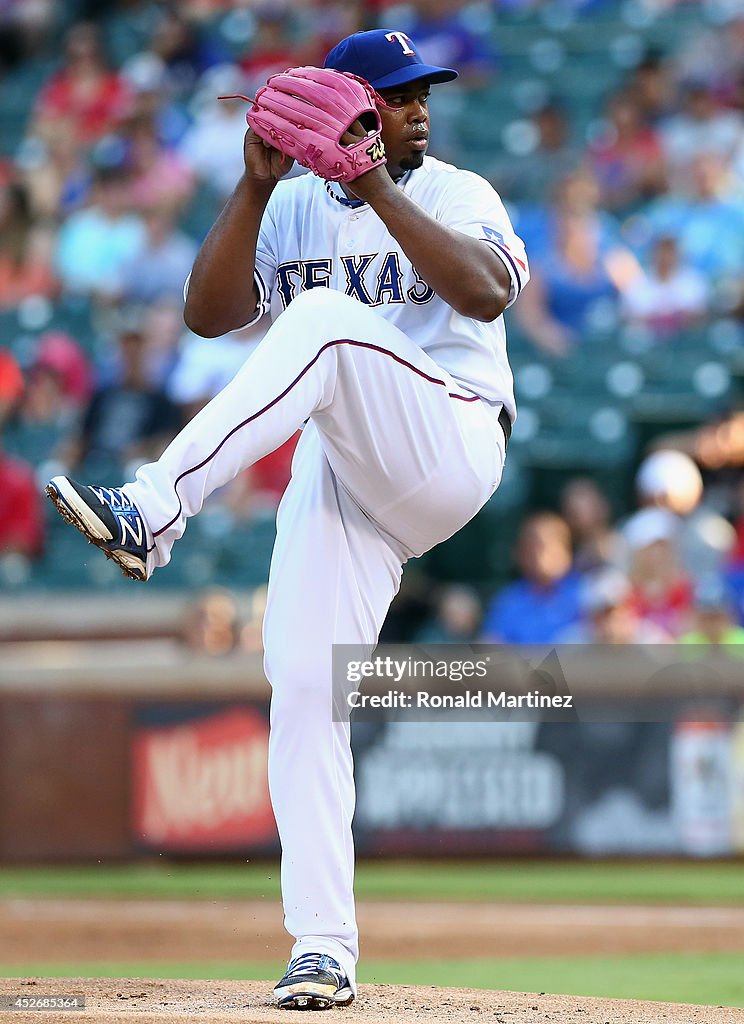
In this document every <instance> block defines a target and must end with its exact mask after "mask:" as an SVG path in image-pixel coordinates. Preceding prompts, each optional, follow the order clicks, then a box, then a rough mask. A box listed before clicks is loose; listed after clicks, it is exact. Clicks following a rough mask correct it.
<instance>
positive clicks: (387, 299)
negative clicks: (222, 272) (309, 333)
mask: <svg viewBox="0 0 744 1024" xmlns="http://www.w3.org/2000/svg"><path fill="white" fill-rule="evenodd" d="M338 259H339V263H340V265H341V269H342V270H343V272H344V275H345V278H346V286H345V288H344V293H345V294H346V295H348V296H349V297H350V298H352V299H356V300H357V301H358V302H363V303H364V305H365V306H381V305H383V303H384V304H391V303H397V304H403V303H405V302H406V301H408V302H413V303H414V304H415V305H418V306H422V305H424V303H426V302H430V301H431V300H432V298H433V297H434V289H433V288H430V287H429V285H428V284H427V283H426V282H425V281H423V280H422V279H421V278H420V277H419V275H418V274H417V273H416V270H415V268H412V269H413V273H414V275H415V277H416V283H415V284H414V285H412V286H411V287H409V288H405V287H404V282H403V272H402V270H401V266H400V260H399V257H398V253H397V252H387V253H385V254H384V256H382V257H381V259H380V255H379V253H368V254H366V255H363V256H339V258H338ZM376 267H379V269H378V270H376ZM335 274H336V267H335V266H334V260H333V259H332V258H325V259H316V260H287V261H286V262H284V263H280V264H279V266H278V267H277V270H276V289H277V292H278V293H279V297H280V298H281V300H282V307H283V308H284V309H286V308H287V306H288V305H289V304H290V302H291V301H292V300H293V299H295V298H297V296H298V295H299V293H300V292H304V291H308V290H309V289H310V288H330V287H331V282H332V281H333V280H334V278H335Z"/></svg>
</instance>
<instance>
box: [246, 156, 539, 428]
mask: <svg viewBox="0 0 744 1024" xmlns="http://www.w3.org/2000/svg"><path fill="white" fill-rule="evenodd" d="M399 187H400V188H402V189H403V191H404V192H405V193H406V195H408V196H409V197H410V198H411V199H413V200H414V202H416V203H417V204H418V205H419V206H420V207H422V208H423V209H424V210H426V211H427V212H428V213H430V214H431V215H432V216H433V217H435V218H436V220H438V221H440V222H441V223H442V224H446V225H447V227H450V228H453V229H455V230H457V231H461V232H463V234H466V235H470V236H472V237H473V238H478V239H481V240H482V241H483V242H484V243H485V244H487V245H490V246H491V248H492V249H493V251H494V252H496V253H497V254H498V256H499V257H500V258H501V259H502V260H503V262H504V265H505V266H506V268H507V270H508V271H509V276H510V278H511V293H510V296H509V304H510V305H511V303H512V302H514V301H515V299H516V298H517V296H518V295H519V293H520V291H521V290H522V288H523V287H524V285H525V284H526V282H527V281H528V279H529V269H528V264H527V257H526V255H525V250H524V244H523V242H522V240H521V239H520V238H518V237H517V235H516V234H515V233H514V229H513V228H512V225H511V223H510V221H509V216H508V214H507V212H506V210H505V209H504V204H503V203H502V202H501V199H500V198H499V196H498V194H497V193H496V192H495V191H494V189H493V188H492V187H491V185H489V183H488V182H487V181H485V179H483V178H481V177H480V176H479V175H477V174H474V173H472V172H471V171H462V170H459V169H458V168H457V167H453V166H452V165H451V164H446V163H442V161H440V160H436V159H434V158H433V157H425V158H424V162H423V166H422V167H421V168H418V169H417V170H415V171H408V172H407V173H406V174H405V176H404V177H403V178H402V179H401V180H400V182H399ZM256 284H257V287H258V291H259V295H260V305H259V309H258V311H257V313H256V316H255V317H254V319H253V321H252V322H255V320H257V319H259V318H260V317H261V316H262V315H263V314H265V313H266V312H267V311H270V312H271V316H272V319H276V317H277V316H278V315H279V314H280V313H282V312H283V311H284V310H285V309H286V308H287V306H288V305H289V304H290V302H291V301H292V300H293V299H295V298H296V297H297V296H298V295H299V294H301V293H302V292H303V291H307V290H308V289H311V288H333V289H335V290H336V291H339V292H342V293H344V294H346V295H349V296H351V297H352V298H354V299H357V300H358V301H359V302H362V303H363V304H364V305H366V306H370V307H372V308H374V309H375V310H376V312H377V313H378V314H379V315H381V316H382V317H384V318H385V320H387V321H388V322H390V323H392V324H394V325H395V326H396V327H397V328H398V329H399V330H401V331H403V333H404V334H407V335H408V337H409V338H411V339H412V340H413V341H414V342H415V343H416V344H417V345H418V346H420V347H421V348H422V349H423V350H424V351H425V352H427V353H428V354H429V355H430V356H431V358H432V359H433V360H434V361H435V362H436V363H437V364H438V365H439V366H441V367H443V368H444V369H446V370H448V371H449V373H451V374H452V376H453V377H454V378H455V380H457V381H458V382H459V383H460V384H461V385H462V386H463V387H465V388H467V389H469V390H472V391H473V392H474V393H475V394H477V395H480V397H481V398H485V399H487V400H488V401H491V402H501V403H503V404H504V405H505V406H506V409H507V411H508V413H509V415H510V416H511V418H512V419H514V417H515V415H516V410H515V405H514V386H513V381H512V374H511V369H510V367H509V361H508V359H507V354H506V330H505V327H504V320H503V317H501V316H500V317H497V319H496V320H494V321H493V322H492V323H481V322H479V321H477V320H473V319H471V318H470V317H467V316H462V315H460V314H459V313H456V312H455V311H454V310H453V309H452V307H451V306H449V305H448V304H447V303H446V302H445V301H444V299H442V298H440V297H439V296H438V295H436V294H435V293H434V291H433V290H432V289H431V288H430V287H429V286H428V285H427V284H426V283H425V282H424V281H423V280H422V279H421V278H420V277H419V276H418V274H417V272H416V269H415V268H414V267H413V266H412V265H411V263H410V261H409V260H408V258H407V257H406V255H405V253H404V252H403V250H402V249H401V246H400V244H399V243H398V242H397V241H396V239H395V238H393V236H392V235H391V234H390V232H389V231H388V230H387V228H386V226H385V224H384V223H383V222H382V220H381V219H380V218H379V217H378V216H377V214H376V213H375V212H374V210H373V209H372V208H371V207H370V206H368V205H367V204H366V203H365V204H355V205H353V206H352V205H349V204H348V200H346V199H345V197H344V194H343V192H342V191H341V189H340V187H339V186H338V185H336V184H333V183H326V182H324V181H322V180H321V179H320V178H317V177H315V175H312V174H306V175H303V176H301V177H298V178H292V179H290V180H288V181H282V182H280V183H279V185H278V186H277V188H276V189H275V190H274V192H273V193H272V197H271V199H270V201H269V203H268V206H267V208H266V211H265V213H264V217H263V220H262V222H261V231H260V235H259V240H258V248H257V253H256Z"/></svg>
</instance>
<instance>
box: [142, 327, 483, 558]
mask: <svg viewBox="0 0 744 1024" xmlns="http://www.w3.org/2000/svg"><path fill="white" fill-rule="evenodd" d="M336 345H352V346H354V347H355V348H368V349H371V350H372V351H373V352H381V353H382V354H383V355H386V356H390V358H391V359H394V360H395V362H396V363H400V365H401V366H405V367H407V368H408V369H409V370H412V371H413V372H414V373H415V374H417V375H418V376H419V377H423V379H424V380H428V381H430V382H431V383H432V384H438V385H439V386H440V387H446V386H447V384H446V382H445V381H443V380H439V378H438V377H432V376H430V375H429V374H428V373H426V372H425V371H424V370H420V369H419V368H418V367H417V366H414V365H413V363H409V362H408V361H407V360H406V359H401V357H400V356H397V355H395V353H394V352H390V351H389V350H388V349H386V348H382V347H381V346H380V345H374V344H372V343H371V342H368V341H353V340H352V339H351V338H337V339H336V340H334V341H328V342H326V343H325V345H323V346H322V347H321V348H320V349H319V350H318V351H317V352H316V354H315V356H314V357H313V358H312V359H311V360H310V362H309V363H308V364H307V365H306V366H304V367H303V368H302V370H300V372H299V373H298V374H297V376H296V377H295V379H294V380H293V381H292V382H291V384H288V385H287V387H286V388H285V389H284V391H282V393H281V394H280V395H277V396H276V398H273V399H272V400H271V401H270V402H268V403H267V404H266V405H265V406H264V407H263V408H262V409H259V410H258V412H254V413H253V415H252V416H249V417H248V418H247V419H245V420H243V421H242V422H241V423H238V424H237V426H235V427H233V428H232V430H231V431H230V432H229V433H228V434H226V435H225V436H224V437H223V438H222V440H221V441H220V443H219V444H218V445H217V447H216V448H215V449H214V451H213V452H211V453H210V454H209V455H207V457H206V458H205V459H202V461H201V462H199V463H197V465H196V466H191V467H190V468H189V469H185V470H184V471H183V473H180V474H179V475H178V476H177V477H176V480H175V482H174V484H173V489H174V491H175V492H176V497H177V498H178V512H177V513H176V515H175V516H173V518H172V519H171V520H169V521H168V522H167V523H166V524H165V526H162V527H161V528H160V529H159V530H156V531H155V532H154V533H153V535H152V536H153V539H154V538H155V537H159V536H160V535H161V534H162V533H165V531H166V530H168V529H169V528H170V527H171V526H173V524H174V523H175V522H176V520H177V519H178V518H179V516H180V515H181V512H182V511H183V504H182V502H181V498H180V496H179V494H178V485H179V484H180V482H181V481H182V480H183V479H185V477H187V476H190V475H191V474H192V473H197V472H198V471H199V470H200V469H203V467H204V466H206V465H207V463H208V462H211V461H212V459H213V458H214V457H215V456H216V455H217V454H218V453H219V451H220V450H221V449H222V448H223V447H224V446H225V445H226V444H227V442H228V441H229V440H230V438H231V437H233V435H234V434H237V432H238V431H239V430H242V429H243V427H247V426H248V424H249V423H253V422H254V420H257V419H258V418H259V417H260V416H263V415H264V413H266V412H268V411H269V410H270V409H273V407H274V406H275V405H276V404H277V403H278V402H281V400H282V399H283V398H286V396H287V395H288V394H289V393H290V391H292V389H293V388H294V387H296V386H297V384H299V382H300V381H301V380H302V378H303V377H304V376H305V374H306V373H307V372H308V371H309V370H311V369H312V367H313V366H314V365H315V364H316V363H317V361H318V359H320V357H321V355H322V354H323V353H324V352H325V351H326V350H327V349H330V348H334V347H335V346H336ZM447 394H448V396H449V397H450V398H454V399H457V400H458V401H460V402H478V401H480V399H479V397H478V395H472V396H470V395H468V396H465V395H458V394H455V393H454V392H452V391H448V392H447ZM154 546H155V545H152V547H150V548H148V551H152V550H153V548H154Z"/></svg>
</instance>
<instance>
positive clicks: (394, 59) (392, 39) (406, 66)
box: [0, 0, 457, 89]
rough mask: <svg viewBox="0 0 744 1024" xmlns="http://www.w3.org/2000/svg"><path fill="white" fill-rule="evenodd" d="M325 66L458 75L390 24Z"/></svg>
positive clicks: (372, 72)
mask: <svg viewBox="0 0 744 1024" xmlns="http://www.w3.org/2000/svg"><path fill="white" fill-rule="evenodd" d="M1 6H2V0H0V7H1ZM391 43H392V44H393V45H392V46H391V45H390V44H391ZM323 67H324V68H333V69H334V70H336V71H346V72H348V73H350V74H352V75H358V76H359V78H363V79H364V81H365V82H369V84H370V85H371V86H372V88H373V89H395V88H397V87H398V86H401V85H407V84H408V83H409V82H415V81H418V80H419V79H425V80H426V81H427V82H428V83H429V84H430V85H436V84H437V83H438V82H451V81H452V80H453V79H455V78H457V72H456V71H454V70H453V69H452V68H440V67H438V66H437V65H436V64H427V63H426V62H425V61H423V60H422V59H421V57H420V56H419V55H418V53H417V52H416V48H415V46H414V43H413V40H412V39H411V38H410V36H407V35H406V33H405V32H401V31H400V30H399V29H389V28H372V29H369V30H368V31H367V32H354V33H353V34H352V35H350V36H347V37H346V38H345V39H342V40H341V42H340V43H336V45H335V46H334V47H333V49H332V50H331V51H330V53H329V54H328V56H327V57H326V59H325V61H324V62H323Z"/></svg>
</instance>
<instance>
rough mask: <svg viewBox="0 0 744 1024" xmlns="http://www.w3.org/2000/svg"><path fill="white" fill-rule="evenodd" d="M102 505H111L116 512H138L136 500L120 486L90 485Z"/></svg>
mask: <svg viewBox="0 0 744 1024" xmlns="http://www.w3.org/2000/svg"><path fill="white" fill-rule="evenodd" d="M88 489H89V490H90V491H92V492H93V493H94V494H95V496H96V497H97V498H98V500H99V501H100V502H101V504H102V505H109V507H110V508H111V509H112V510H113V511H114V512H136V511H137V508H136V506H135V504H134V502H133V501H132V500H131V499H130V498H128V497H127V495H126V494H125V493H124V491H121V490H119V488H118V487H90V486H89V488H88Z"/></svg>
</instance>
